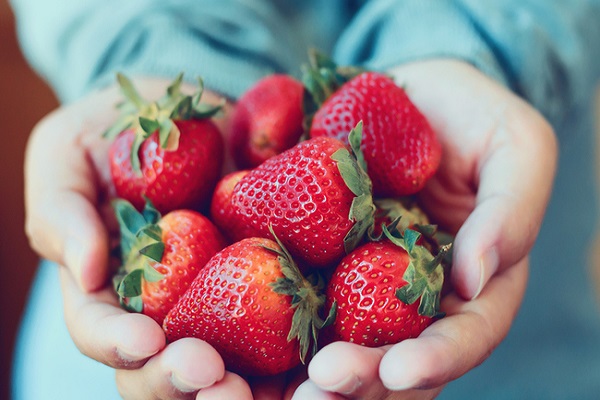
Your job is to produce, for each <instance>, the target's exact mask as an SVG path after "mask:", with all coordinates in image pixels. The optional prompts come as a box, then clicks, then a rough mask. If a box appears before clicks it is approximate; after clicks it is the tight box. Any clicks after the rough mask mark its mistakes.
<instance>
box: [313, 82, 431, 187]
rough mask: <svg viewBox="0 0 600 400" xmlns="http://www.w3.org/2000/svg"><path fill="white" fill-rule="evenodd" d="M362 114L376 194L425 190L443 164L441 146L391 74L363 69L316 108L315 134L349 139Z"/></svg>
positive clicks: (361, 118)
mask: <svg viewBox="0 0 600 400" xmlns="http://www.w3.org/2000/svg"><path fill="white" fill-rule="evenodd" d="M360 120H362V121H363V122H364V138H363V141H362V150H363V153H364V155H365V161H366V164H367V167H368V173H369V177H370V178H371V180H372V181H373V194H374V196H376V197H400V196H405V195H409V194H413V193H416V192H418V191H419V190H421V189H422V188H423V186H424V185H425V183H426V182H427V180H428V179H429V178H431V176H432V175H433V174H434V173H435V172H436V170H437V168H438V166H439V163H440V159H441V146H440V143H439V142H438V140H437V138H436V135H435V133H434V132H433V130H432V129H431V126H430V125H429V123H428V122H427V120H426V119H425V117H424V116H423V114H421V112H420V111H419V110H418V109H417V107H416V106H415V105H414V104H413V103H412V102H411V100H410V99H409V98H408V96H407V95H406V92H405V91H404V90H403V89H402V88H400V87H398V86H397V85H396V84H395V83H394V81H393V80H392V79H391V78H389V77H388V76H386V75H383V74H380V73H377V72H364V73H361V74H359V75H357V76H356V77H354V78H352V79H351V80H349V81H348V82H347V83H345V84H343V85H342V86H341V87H340V88H339V89H338V90H337V91H336V92H335V93H334V94H333V95H331V96H330V97H329V98H328V99H327V100H325V102H324V103H323V104H322V106H321V107H320V108H319V109H318V110H317V111H316V113H315V114H314V117H313V120H312V125H311V128H310V137H319V136H327V137H335V138H338V139H340V140H345V136H346V132H348V131H349V130H350V129H351V128H352V127H353V126H354V125H356V123H357V122H358V121H360Z"/></svg>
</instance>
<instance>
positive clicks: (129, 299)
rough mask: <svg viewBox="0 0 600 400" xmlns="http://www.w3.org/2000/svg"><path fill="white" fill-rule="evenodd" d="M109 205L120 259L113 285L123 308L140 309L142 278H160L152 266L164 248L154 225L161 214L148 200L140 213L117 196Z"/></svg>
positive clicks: (159, 233)
mask: <svg viewBox="0 0 600 400" xmlns="http://www.w3.org/2000/svg"><path fill="white" fill-rule="evenodd" d="M112 205H113V209H114V210H115V215H116V217H117V220H118V222H119V230H120V233H121V241H120V249H121V260H122V264H121V266H120V267H119V270H118V271H117V273H116V275H115V277H114V278H113V285H114V288H115V291H116V292H117V294H118V295H119V301H120V303H121V305H122V306H123V307H124V308H125V309H127V310H129V311H134V312H142V310H143V303H142V297H141V296H142V283H143V281H144V280H145V281H147V282H158V281H160V280H161V279H162V278H163V277H164V276H163V274H161V273H160V272H158V271H157V270H156V269H155V268H154V267H153V266H152V264H153V263H155V262H160V261H161V260H162V257H163V254H164V251H165V244H164V243H163V242H162V240H161V236H162V230H161V228H160V226H158V225H157V223H158V221H159V220H160V218H161V215H160V213H159V212H158V211H157V210H156V208H154V206H153V205H152V204H151V203H150V201H149V200H148V199H146V205H145V207H144V210H143V211H142V212H141V213H140V212H138V211H137V210H136V208H135V207H134V206H133V205H132V204H131V203H129V202H128V201H126V200H122V199H117V200H115V201H113V203H112Z"/></svg>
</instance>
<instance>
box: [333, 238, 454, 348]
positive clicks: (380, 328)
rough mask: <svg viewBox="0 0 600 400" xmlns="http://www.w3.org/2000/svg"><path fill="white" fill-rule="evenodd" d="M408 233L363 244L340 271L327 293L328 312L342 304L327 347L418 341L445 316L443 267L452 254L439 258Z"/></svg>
mask: <svg viewBox="0 0 600 400" xmlns="http://www.w3.org/2000/svg"><path fill="white" fill-rule="evenodd" d="M406 233H407V235H406V236H405V237H404V239H398V238H394V237H392V236H391V235H390V234H389V232H387V235H388V238H390V240H384V241H381V242H369V243H367V244H364V245H362V246H360V247H358V248H357V249H356V250H354V251H353V252H352V253H351V254H349V255H348V256H346V257H345V258H344V259H343V260H342V262H341V263H340V264H339V265H338V267H337V268H336V270H335V271H334V273H333V276H332V277H331V280H330V282H329V286H328V288H327V292H326V296H327V304H328V306H330V305H331V304H333V303H334V302H335V303H337V317H336V319H335V321H334V322H333V325H332V326H331V327H330V328H328V329H327V330H326V332H323V333H324V335H327V338H326V341H327V342H330V341H336V340H343V341H348V342H355V343H357V344H360V345H363V346H369V347H378V346H382V345H385V344H390V343H398V342H399V341H402V340H404V339H408V338H413V337H417V336H418V335H419V334H420V333H421V332H422V331H423V330H424V329H425V328H426V327H428V326H429V325H430V324H431V323H432V322H433V321H434V319H435V318H436V317H439V316H440V314H439V300H440V292H441V289H442V284H443V278H444V271H443V267H442V266H441V264H440V263H441V261H442V258H443V257H444V256H445V254H446V252H447V248H444V249H442V251H440V253H439V254H438V256H437V257H434V256H433V255H431V253H429V251H428V250H427V249H425V248H424V247H422V246H418V245H416V244H415V241H416V239H417V237H418V234H417V233H416V232H414V231H410V230H407V231H406ZM392 240H393V242H392ZM419 299H420V302H417V300H419Z"/></svg>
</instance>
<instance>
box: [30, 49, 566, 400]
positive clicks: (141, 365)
mask: <svg viewBox="0 0 600 400" xmlns="http://www.w3.org/2000/svg"><path fill="white" fill-rule="evenodd" d="M391 73H392V74H393V75H394V76H395V78H396V81H397V82H398V83H399V84H402V85H403V86H405V87H406V88H407V90H408V93H409V95H410V96H411V98H412V99H413V101H414V102H415V103H416V104H417V106H418V107H419V108H420V109H421V110H422V111H423V112H424V114H425V115H426V116H427V117H428V119H429V120H430V122H431V123H432V126H433V127H434V129H435V130H436V132H437V133H438V135H439V138H440V141H441V142H442V145H443V149H444V156H443V160H442V165H441V167H440V173H438V175H436V177H435V178H434V179H433V180H432V181H431V182H430V183H429V184H428V185H427V187H426V188H425V190H424V191H423V193H422V201H423V204H424V207H425V208H426V210H427V212H428V213H430V215H431V219H432V220H434V221H438V222H439V223H440V224H441V225H442V226H444V227H445V228H446V229H449V230H451V231H453V232H457V236H456V241H455V248H454V262H453V271H452V276H451V279H452V283H453V285H454V287H455V292H453V293H451V294H449V295H448V296H446V297H445V298H444V300H443V302H442V309H443V311H445V312H446V313H447V316H446V317H445V318H443V319H442V320H439V321H437V322H435V323H434V324H432V325H431V326H430V327H429V328H427V329H426V330H425V331H424V332H423V334H422V335H421V336H420V337H418V338H416V339H411V340H406V341H404V342H401V343H399V344H396V345H394V346H386V347H382V348H376V349H370V348H364V347H360V346H357V345H353V344H349V343H333V344H331V345H329V346H327V347H325V348H324V349H322V350H321V351H320V352H319V353H318V354H317V355H316V357H315V358H314V359H313V360H312V361H311V363H310V365H309V367H308V370H307V371H302V370H301V371H293V373H290V374H286V376H280V377H272V378H267V379H264V378H263V379H260V380H250V381H246V380H244V379H242V378H241V377H239V376H237V375H234V374H232V373H229V372H227V371H225V369H224V367H223V362H222V360H221V358H220V357H219V355H218V354H217V353H216V351H215V350H214V349H213V348H212V347H210V346H209V345H207V344H206V343H204V342H202V341H200V340H197V339H185V340H182V341H178V342H175V343H172V344H169V345H165V338H164V334H163V332H162V330H161V328H160V327H159V326H158V325H157V324H156V323H155V322H154V321H153V320H152V319H150V318H148V317H145V316H143V315H140V314H129V313H126V312H125V311H123V310H122V309H120V308H119V307H118V304H117V303H116V300H115V297H114V295H113V294H112V289H111V288H110V285H107V275H108V268H107V267H108V265H109V261H110V260H109V259H108V257H107V254H108V249H109V243H110V242H111V241H112V240H114V235H115V234H116V232H117V231H116V229H115V228H116V227H115V225H114V221H113V219H112V217H111V212H110V209H109V207H108V203H107V200H108V199H109V198H110V196H111V193H112V188H111V186H110V176H109V173H108V167H107V163H106V151H107V148H108V144H107V143H105V142H104V141H103V140H102V139H100V138H99V135H100V132H102V131H103V130H104V128H105V127H106V126H107V124H109V123H110V122H111V121H112V120H113V119H114V118H115V111H114V108H113V105H114V103H115V101H116V99H117V98H118V97H119V96H118V92H117V90H116V89H115V88H109V89H107V90H104V91H102V92H96V93H92V94H90V95H88V96H87V97H86V98H84V99H82V100H80V101H78V102H76V103H73V104H72V105H69V106H64V107H61V108H59V109H58V110H56V111H55V112H53V113H52V114H50V115H49V116H48V117H46V118H45V119H44V120H42V121H41V122H40V123H39V124H38V125H37V127H36V128H35V130H34V132H33V133H32V136H31V139H30V142H29V145H28V150H27V160H26V209H27V224H26V225H27V232H28V235H29V238H30V241H31V244H32V246H33V248H34V249H35V250H36V251H37V252H38V253H39V254H40V255H41V256H43V257H46V258H48V259H51V260H53V261H55V262H57V263H58V264H59V265H62V266H64V267H62V268H61V270H60V274H61V281H62V288H63V295H64V300H65V301H64V304H65V320H66V323H67V326H68V328H69V331H70V333H71V336H72V337H73V340H74V342H75V344H76V345H77V347H78V348H79V349H80V350H81V351H82V352H83V353H84V354H85V355H87V356H89V357H91V358H94V359H96V360H98V361H100V362H102V363H104V364H107V365H109V366H111V367H113V368H115V370H116V381H117V386H118V388H119V391H120V393H121V394H122V395H123V397H124V398H125V399H167V398H169V399H193V398H196V399H204V398H210V399H219V398H236V399H242V400H243V399H251V398H252V397H253V395H254V398H257V399H265V400H270V399H282V398H284V399H289V398H292V397H293V398H294V399H306V398H310V399H428V398H433V397H435V395H436V394H438V393H439V392H440V391H441V390H442V389H443V387H444V385H445V384H446V383H448V382H449V381H451V380H453V379H455V378H458V377H459V376H461V375H463V374H464V373H466V372H468V371H469V370H470V369H472V368H474V367H475V366H477V365H479V364H480V363H481V362H483V361H484V360H485V359H486V358H487V357H488V356H489V354H490V353H491V352H492V351H493V350H494V348H495V347H496V346H497V345H498V344H499V343H500V342H501V341H502V339H503V338H504V337H505V335H506V334H507V332H508V330H509V328H510V325H511V323H512V321H513V319H514V317H515V314H516V312H517V310H518V308H519V306H520V304H521V300H522V297H523V294H524V291H525V287H526V281H527V275H528V261H527V254H528V252H529V250H530V248H531V246H532V244H533V243H534V240H535V238H536V235H537V232H538V230H539V227H540V224H541V221H542V218H543V212H544V210H545V207H546V204H547V202H548V197H549V194H550V191H551V187H552V181H553V177H554V172H555V164H556V157H557V145H556V141H555V138H554V135H553V132H552V129H551V128H550V126H549V125H548V123H547V122H545V120H544V119H543V118H542V117H541V116H540V115H539V113H537V112H536V111H535V110H534V109H533V108H532V107H530V106H529V105H527V104H526V103H525V102H523V101H522V100H520V99H519V98H518V97H516V96H515V95H513V94H512V93H511V92H509V91H508V90H507V89H505V88H503V87H502V86H501V85H499V84H497V83H495V82H494V81H492V80H490V79H489V78H487V77H485V76H484V75H483V74H481V73H480V72H478V71H477V70H476V69H474V68H473V67H471V66H469V65H467V64H465V63H462V62H458V61H451V60H431V61H424V62H418V63H413V64H407V65H404V66H401V67H398V68H395V69H393V70H392V71H391ZM136 85H137V86H138V88H139V90H140V92H141V93H142V94H143V95H144V96H148V97H150V98H153V97H156V96H157V95H161V94H162V93H163V91H164V88H165V87H166V85H167V81H165V80H161V79H143V80H137V81H136ZM208 97H209V98H211V99H213V100H214V101H216V96H214V95H210V96H208ZM205 100H206V99H205ZM228 114H229V109H226V112H225V114H224V117H223V118H222V119H221V120H220V123H221V126H222V127H225V126H226V120H227V115H228ZM66 155H68V157H67V156H66ZM532 160H535V162H532ZM80 221H87V223H86V224H81V223H79V222H80ZM517 226H518V227H519V229H516V228H515V227H517ZM198 359H202V360H203V362H202V363H197V360H198ZM417 361H418V362H417ZM207 365H210V368H207V367H206V366H207ZM200 389H202V390H200Z"/></svg>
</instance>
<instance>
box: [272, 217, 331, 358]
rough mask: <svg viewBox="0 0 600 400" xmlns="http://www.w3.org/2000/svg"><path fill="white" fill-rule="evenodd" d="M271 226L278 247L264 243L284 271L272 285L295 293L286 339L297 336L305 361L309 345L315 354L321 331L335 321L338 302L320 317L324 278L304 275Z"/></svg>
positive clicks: (288, 294) (283, 290) (323, 298)
mask: <svg viewBox="0 0 600 400" xmlns="http://www.w3.org/2000/svg"><path fill="white" fill-rule="evenodd" d="M269 230H270V231H271V234H272V235H273V238H274V239H275V241H276V242H277V244H278V245H279V249H274V248H270V247H267V246H263V247H264V248H265V249H267V250H269V251H272V252H274V253H276V254H277V256H278V261H279V265H280V266H281V272H282V273H283V275H284V277H283V278H279V279H278V280H277V281H276V282H273V283H271V287H272V288H273V291H274V292H275V293H279V294H282V295H287V296H291V297H292V308H294V309H295V311H294V316H293V317H292V325H291V328H290V331H289V333H288V337H287V340H288V342H290V341H292V340H294V339H297V340H298V343H299V351H300V360H301V361H302V363H303V364H304V363H305V362H306V357H307V355H308V352H309V349H310V350H311V353H310V356H311V357H312V356H314V355H315V354H316V352H317V350H318V337H319V331H320V330H321V329H322V328H324V327H326V326H329V325H331V324H332V323H333V321H334V319H335V316H336V312H337V304H336V303H334V304H333V305H332V307H331V309H330V310H329V313H328V315H327V317H326V318H325V319H322V318H321V316H320V314H321V310H322V308H323V306H324V304H325V300H326V299H325V294H324V289H325V281H324V279H323V278H322V276H321V275H319V274H317V273H315V274H313V275H311V276H310V277H308V278H305V277H304V275H302V272H300V269H299V268H298V265H297V264H296V262H295V261H294V259H293V258H292V255H291V254H290V253H289V251H288V250H287V249H286V248H285V246H284V245H283V243H282V242H281V241H280V240H279V238H278V237H277V235H276V234H275V232H274V231H273V227H272V226H271V225H269Z"/></svg>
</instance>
